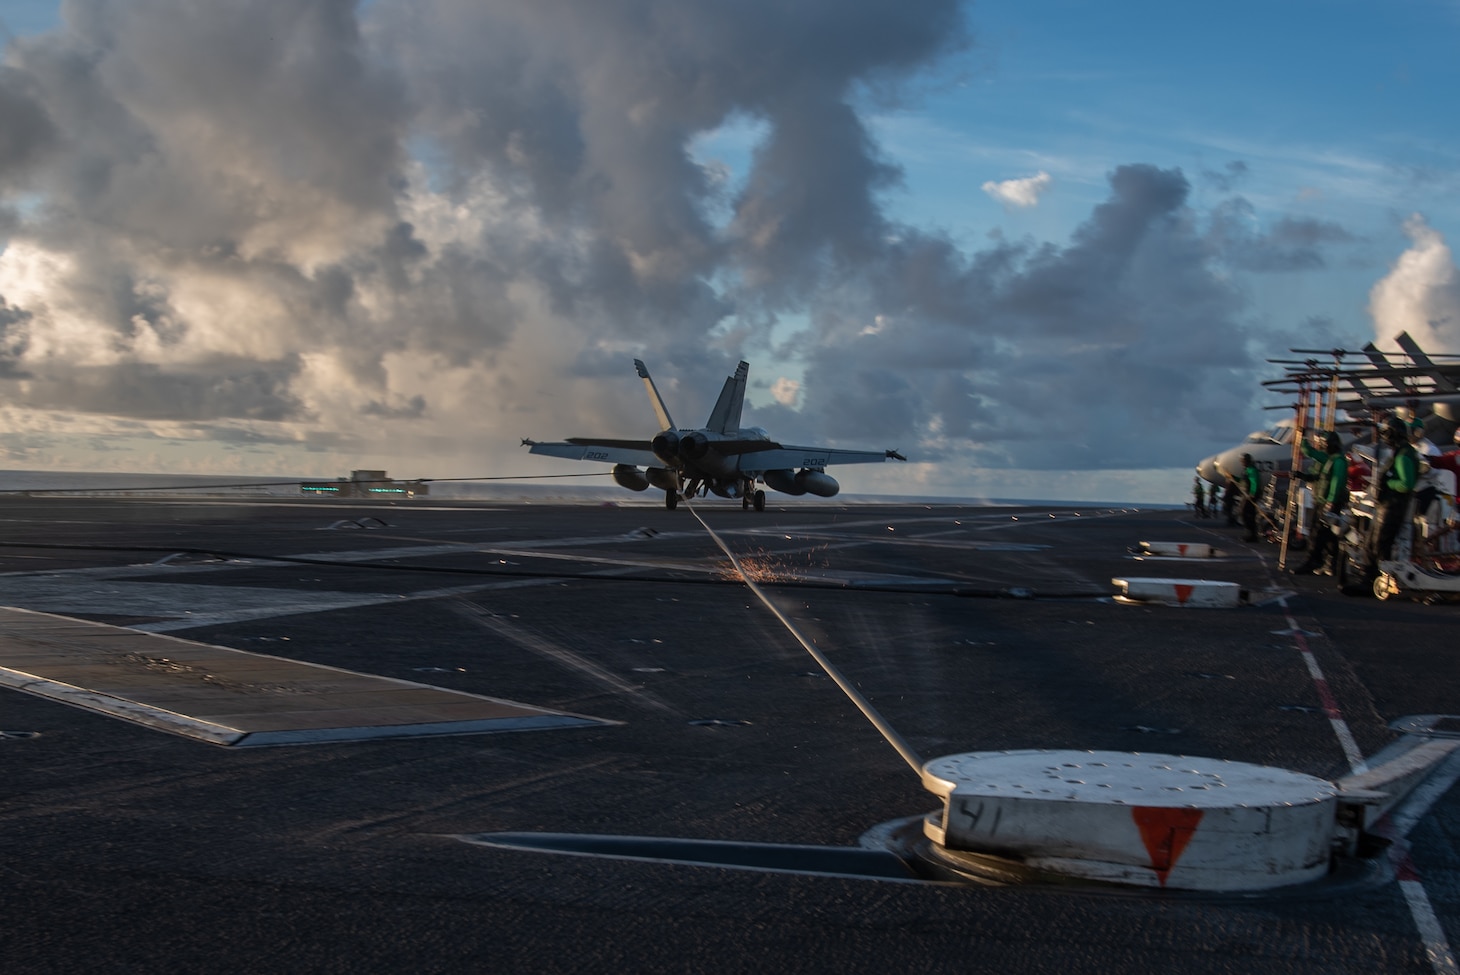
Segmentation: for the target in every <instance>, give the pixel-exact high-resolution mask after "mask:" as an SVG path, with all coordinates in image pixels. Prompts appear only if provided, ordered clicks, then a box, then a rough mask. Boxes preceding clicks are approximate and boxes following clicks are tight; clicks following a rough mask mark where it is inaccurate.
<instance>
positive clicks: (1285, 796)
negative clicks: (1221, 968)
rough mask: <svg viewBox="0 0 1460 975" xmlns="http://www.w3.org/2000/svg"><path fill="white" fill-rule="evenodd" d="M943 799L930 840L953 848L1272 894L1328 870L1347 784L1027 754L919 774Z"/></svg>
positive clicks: (1133, 758) (1098, 756)
mask: <svg viewBox="0 0 1460 975" xmlns="http://www.w3.org/2000/svg"><path fill="white" fill-rule="evenodd" d="M923 786H924V788H926V789H928V790H929V791H930V792H932V793H934V794H935V795H938V796H941V797H942V798H943V800H944V808H943V811H942V813H941V814H938V813H933V814H931V815H930V816H929V817H928V818H927V819H926V820H925V821H924V833H925V834H926V835H927V837H928V838H929V839H930V840H932V841H933V842H934V843H935V844H937V845H938V846H940V847H942V848H944V849H945V850H948V851H954V852H960V851H961V852H965V853H972V854H976V855H984V856H994V857H1000V858H1007V859H1009V860H1014V861H1018V863H1019V864H1020V865H1021V866H1022V867H1024V868H1028V869H1034V870H1043V871H1048V872H1051V873H1056V874H1061V875H1065V876H1069V877H1077V878H1083V879H1087V880H1096V881H1106V882H1110V883H1118V884H1128V885H1136V886H1146V887H1161V888H1171V889H1180V890H1204V891H1236V890H1266V889H1271V888H1275V887H1285V886H1288V885H1291V884H1297V883H1302V882H1305V881H1309V880H1314V879H1316V878H1319V877H1321V876H1323V875H1324V874H1325V873H1326V872H1327V871H1328V865H1329V856H1330V853H1331V850H1332V846H1333V842H1334V836H1335V829H1336V826H1335V824H1336V820H1337V813H1338V808H1339V795H1340V789H1339V787H1338V786H1335V785H1334V784H1333V783H1331V782H1328V781H1326V780H1324V779H1319V778H1315V777H1313V776H1311V775H1303V774H1301V773H1299V772H1290V771H1287V770H1285V769H1276V768H1267V767H1264V766H1260V765H1249V764H1247V763H1245V762H1227V761H1222V760H1220V759H1212V758H1189V757H1185V756H1178V755H1150V754H1136V753H1126V752H1103V751H1048V750H1039V749H1028V750H1022V751H1003V752H967V753H964V754H959V755H947V756H944V757H942V758H937V759H934V760H932V761H930V762H928V763H927V764H926V765H924V767H923Z"/></svg>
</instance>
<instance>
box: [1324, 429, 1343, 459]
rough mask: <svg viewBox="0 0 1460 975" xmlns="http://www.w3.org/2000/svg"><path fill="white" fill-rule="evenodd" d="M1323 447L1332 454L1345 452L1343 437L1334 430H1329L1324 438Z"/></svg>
mask: <svg viewBox="0 0 1460 975" xmlns="http://www.w3.org/2000/svg"><path fill="white" fill-rule="evenodd" d="M1323 447H1324V449H1325V450H1327V451H1328V452H1329V453H1330V454H1341V453H1343V438H1341V437H1340V436H1339V435H1338V434H1337V433H1335V432H1333V431H1332V430H1329V431H1328V433H1327V435H1326V436H1324V438H1323Z"/></svg>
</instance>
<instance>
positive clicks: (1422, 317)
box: [1369, 214, 1460, 353]
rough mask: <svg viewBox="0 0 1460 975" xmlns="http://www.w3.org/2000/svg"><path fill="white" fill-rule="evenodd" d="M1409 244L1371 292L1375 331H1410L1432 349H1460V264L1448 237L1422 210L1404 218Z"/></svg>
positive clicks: (1388, 334)
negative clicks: (1435, 226) (1425, 216)
mask: <svg viewBox="0 0 1460 975" xmlns="http://www.w3.org/2000/svg"><path fill="white" fill-rule="evenodd" d="M1404 232H1405V234H1407V235H1408V237H1409V239H1410V246H1409V249H1408V250H1406V251H1405V252H1404V253H1403V254H1401V255H1400V256H1399V259H1398V260H1397V261H1395V262H1394V265H1393V267H1392V268H1390V270H1389V273H1388V274H1387V275H1385V276H1384V277H1383V278H1382V279H1380V280H1379V281H1378V283H1376V284H1375V285H1374V287H1373V288H1372V289H1371V290H1370V292H1369V314H1370V316H1372V318H1373V319H1374V336H1375V338H1376V339H1377V340H1378V342H1379V343H1381V344H1383V345H1385V346H1389V345H1392V343H1393V341H1394V339H1395V337H1396V336H1398V335H1399V333H1400V332H1408V333H1409V334H1410V336H1411V337H1412V338H1413V339H1414V340H1415V341H1416V342H1418V343H1419V345H1420V347H1421V348H1422V349H1424V350H1425V351H1426V352H1451V353H1455V352H1460V270H1457V268H1456V266H1455V256H1454V254H1453V252H1452V251H1451V250H1450V246H1449V245H1448V244H1447V243H1446V242H1445V237H1444V235H1443V234H1441V233H1440V232H1439V231H1437V230H1435V229H1434V228H1433V227H1431V226H1430V225H1429V224H1428V223H1427V222H1426V221H1425V219H1424V217H1422V216H1420V215H1419V214H1414V215H1412V216H1411V217H1409V219H1407V220H1406V221H1405V222H1404Z"/></svg>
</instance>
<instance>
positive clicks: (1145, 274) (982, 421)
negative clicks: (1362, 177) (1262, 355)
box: [758, 165, 1253, 468]
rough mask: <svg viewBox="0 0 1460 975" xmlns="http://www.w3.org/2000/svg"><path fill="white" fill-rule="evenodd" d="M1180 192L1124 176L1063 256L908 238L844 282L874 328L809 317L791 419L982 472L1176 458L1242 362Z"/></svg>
mask: <svg viewBox="0 0 1460 975" xmlns="http://www.w3.org/2000/svg"><path fill="white" fill-rule="evenodd" d="M1187 195H1188V185H1187V182H1186V180H1185V179H1184V177H1183V176H1182V175H1181V173H1180V172H1179V171H1175V170H1161V169H1158V168H1156V167H1152V166H1144V165H1135V166H1124V167H1120V168H1119V169H1117V170H1115V171H1114V172H1113V173H1112V174H1111V177H1110V196H1109V198H1108V199H1107V200H1106V201H1105V202H1104V203H1102V204H1100V205H1099V206H1097V207H1096V208H1095V209H1094V211H1093V212H1092V213H1091V216H1090V218H1089V219H1088V220H1087V221H1085V223H1084V224H1082V225H1081V226H1080V227H1079V228H1078V229H1077V230H1076V231H1075V233H1074V234H1073V235H1072V236H1071V239H1070V242H1069V243H1068V245H1066V246H1064V247H1057V246H1054V245H1051V244H1034V243H1009V242H999V243H996V244H995V245H994V246H992V247H989V248H987V249H985V250H983V251H980V252H977V253H975V254H973V255H963V254H961V253H959V252H958V251H956V250H955V249H953V248H952V247H950V246H949V245H948V244H947V242H946V241H942V240H939V239H936V238H928V237H923V236H919V235H916V234H911V233H908V234H905V235H904V236H903V238H902V239H901V240H900V241H899V242H898V243H896V244H895V245H889V246H888V247H886V248H884V249H883V251H882V252H881V253H880V254H879V255H878V257H877V259H876V260H874V261H871V262H869V263H868V264H867V265H866V266H864V267H863V268H862V269H861V273H860V274H859V276H858V278H857V279H855V280H852V279H848V280H845V281H843V282H842V289H841V290H842V300H843V301H845V302H846V303H847V305H848V307H849V308H850V307H858V306H860V307H862V308H876V309H879V310H881V312H882V313H883V314H884V315H885V318H886V321H885V323H884V324H882V325H879V326H876V327H871V328H868V327H866V326H868V325H871V322H870V321H869V319H868V317H867V316H865V315H863V316H862V318H861V320H860V324H858V323H856V322H855V321H853V320H852V317H851V316H850V315H849V316H843V317H835V316H828V317H826V318H823V319H821V320H820V327H821V329H822V334H821V335H820V336H819V340H818V342H817V343H815V344H813V345H812V346H810V347H809V348H808V349H807V350H806V352H807V354H808V355H809V356H810V358H811V360H812V363H813V364H812V366H811V368H810V369H809V370H808V372H807V377H806V386H805V393H806V397H807V403H806V406H805V409H804V413H805V414H807V415H808V417H810V418H812V425H813V426H816V427H819V428H820V429H823V430H825V431H827V432H829V433H831V434H832V435H833V436H836V437H839V438H843V439H845V440H852V439H855V438H857V436H858V435H859V434H862V435H863V438H864V439H865V436H866V435H867V434H873V435H876V436H880V437H882V438H883V439H887V438H897V437H898V434H899V430H898V429H897V427H898V426H899V425H902V427H903V429H902V431H901V434H902V436H901V439H902V440H903V441H906V439H907V437H908V431H910V430H923V431H929V432H931V433H934V434H938V435H941V436H943V437H945V438H950V439H949V441H948V443H947V446H948V447H949V449H955V450H965V451H969V450H970V449H971V457H972V458H973V459H975V460H977V461H980V462H983V463H988V464H990V465H999V466H1002V465H1004V464H1012V465H1016V466H1021V467H1036V468H1037V467H1073V468H1082V467H1106V468H1114V467H1135V466H1146V465H1152V464H1161V463H1163V462H1165V463H1171V462H1173V460H1172V459H1179V461H1180V462H1184V458H1185V457H1186V455H1187V454H1189V453H1190V445H1191V443H1192V441H1193V440H1194V439H1199V437H1200V435H1201V433H1202V432H1203V431H1207V430H1212V429H1220V428H1221V427H1222V426H1223V425H1224V421H1225V419H1226V417H1227V416H1228V415H1229V414H1230V411H1232V410H1233V409H1234V404H1241V403H1245V402H1246V401H1247V400H1248V399H1249V398H1250V397H1251V395H1252V389H1251V382H1250V379H1249V378H1247V375H1246V371H1247V370H1248V369H1250V368H1251V366H1252V364H1253V362H1252V357H1251V354H1250V352H1249V350H1248V343H1249V338H1250V335H1249V328H1250V325H1249V323H1248V322H1247V321H1246V319H1245V300H1244V298H1243V297H1242V295H1241V294H1240V292H1239V291H1238V290H1237V289H1236V288H1235V286H1234V285H1233V284H1232V283H1231V281H1230V280H1229V277H1228V276H1227V275H1226V274H1225V273H1224V270H1223V268H1222V267H1221V265H1220V263H1219V262H1218V261H1217V260H1216V258H1215V255H1214V254H1213V253H1212V252H1211V250H1210V247H1209V245H1208V243H1207V241H1206V239H1205V237H1204V235H1203V233H1202V232H1201V228H1200V226H1199V225H1198V223H1197V221H1196V220H1195V215H1194V214H1193V213H1192V212H1191V211H1190V210H1189V208H1188V207H1187V205H1186V200H1187ZM854 329H856V330H854ZM874 363H875V365H873V364H874ZM758 416H759V414H758ZM970 444H976V445H978V446H976V447H970Z"/></svg>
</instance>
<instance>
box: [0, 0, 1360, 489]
mask: <svg viewBox="0 0 1460 975" xmlns="http://www.w3.org/2000/svg"><path fill="white" fill-rule="evenodd" d="M965 11H966V5H965V4H962V3H960V2H958V0H928V2H925V3H920V4H915V5H911V6H909V5H907V4H905V3H899V2H894V0H863V2H860V3H857V4H852V5H847V4H844V3H835V2H832V0H805V2H800V3H796V4H786V3H784V2H779V0H743V2H738V3H722V2H718V0H555V2H552V3H543V2H541V0H497V2H494V3H491V4H483V3H480V2H477V0H375V2H374V3H371V4H363V5H362V4H355V3H350V2H346V0H295V2H292V3H288V4H276V3H274V4H271V3H264V2H257V0H133V2H129V3H127V4H116V3H111V2H106V0H72V2H69V3H68V4H67V5H66V7H65V17H64V20H63V24H62V26H61V27H59V28H57V29H56V30H54V31H52V32H50V33H47V34H43V35H38V36H33V37H26V38H20V39H17V40H16V41H15V42H13V43H12V44H11V45H9V46H8V47H7V49H6V53H5V63H4V65H3V66H0V221H3V224H0V225H3V227H4V233H5V238H4V239H5V245H4V249H3V252H0V404H3V407H0V408H3V409H4V410H5V419H6V421H7V423H8V424H9V427H8V430H9V431H10V433H9V435H8V438H7V439H6V440H5V441H4V443H8V444H10V445H12V446H11V447H10V448H8V449H12V450H14V451H17V452H24V456H27V457H37V458H47V457H49V458H54V457H56V456H59V455H58V454H57V453H56V452H55V451H59V449H60V448H59V447H57V446H55V445H57V444H61V443H64V442H66V438H68V437H69V438H73V441H75V442H83V441H84V442H88V443H107V444H110V445H112V446H113V447H115V446H116V445H119V444H145V443H147V442H148V441H149V438H150V440H151V441H152V442H154V443H155V444H165V445H166V449H167V450H168V451H173V452H172V453H167V454H165V455H166V456H169V457H173V458H178V457H181V456H183V453H184V452H185V451H187V450H193V451H194V452H195V454H196V453H197V452H198V451H199V450H201V449H203V448H207V449H212V450H214V451H215V452H218V453H219V454H220V455H221V456H220V457H219V458H218V463H219V464H220V465H227V464H242V463H244V462H245V460H246V461H247V462H255V463H259V464H261V465H262V464H267V465H269V467H270V468H271V469H279V468H280V466H281V465H284V466H294V467H295V472H298V469H299V468H300V467H304V466H306V462H308V463H309V464H311V465H312V464H314V463H327V464H328V466H329V467H332V468H335V469H336V472H337V471H338V470H343V469H348V468H349V467H351V466H356V467H370V466H387V461H388V463H389V464H390V465H391V466H396V467H410V468H411V469H412V472H413V473H417V472H419V473H424V474H426V475H430V476H443V477H444V476H469V475H475V474H482V473H491V472H498V473H501V472H508V471H513V470H521V469H522V468H523V466H524V465H523V464H522V455H520V454H512V453H511V452H510V449H511V448H512V447H515V444H516V438H517V437H520V436H527V435H531V436H536V437H539V438H547V437H557V436H566V435H573V434H603V435H609V436H642V435H643V433H644V430H645V424H646V423H648V422H650V420H649V411H648V409H647V407H646V404H645V403H644V402H643V398H642V394H641V393H640V392H638V391H637V384H636V383H634V382H632V376H631V374H630V373H629V370H628V368H627V366H626V364H627V363H628V361H629V360H630V359H631V358H632V357H634V356H641V357H644V358H645V359H646V360H647V361H648V362H649V365H650V366H651V368H652V369H653V370H654V372H655V375H656V377H657V378H658V381H659V383H660V387H661V389H662V390H664V392H665V394H666V396H667V397H668V398H669V400H670V406H671V408H672V410H673V412H674V413H675V415H676V416H681V417H682V416H691V417H701V416H705V415H706V414H707V413H708V411H709V407H710V403H711V401H712V400H713V397H714V395H715V393H716V391H718V389H719V388H720V384H721V382H722V380H723V378H724V376H725V375H726V373H728V372H729V371H730V370H731V369H733V366H734V363H735V361H736V359H737V358H739V357H742V356H745V357H752V358H753V355H752V354H753V353H758V354H763V353H764V351H765V350H767V349H770V350H773V351H774V352H775V353H778V354H781V355H784V356H785V357H786V358H788V359H790V360H793V361H794V364H795V367H800V368H801V369H802V372H801V373H800V374H799V375H800V376H801V378H800V379H799V380H797V381H795V382H793V381H791V380H787V379H781V380H778V381H777V382H776V384H775V385H774V386H772V387H770V389H771V401H770V402H769V403H766V404H764V405H761V406H760V407H759V408H751V409H749V410H748V411H747V416H746V422H747V423H750V422H755V423H759V424H760V425H764V426H766V427H767V428H768V429H770V430H771V431H772V433H773V434H775V435H776V436H777V437H782V438H785V439H787V440H788V441H790V442H803V443H804V442H819V441H822V440H825V439H833V440H837V441H840V442H843V443H847V444H856V445H861V444H868V443H871V444H872V445H882V446H900V447H904V448H905V449H907V450H909V451H911V450H913V449H914V448H915V447H916V448H918V449H921V450H922V451H923V452H924V453H926V454H929V455H933V454H937V455H939V456H942V457H946V458H948V459H949V460H950V462H951V463H955V464H958V463H963V464H974V465H978V466H981V467H987V468H1001V467H1002V468H1006V467H1010V466H1016V467H1026V468H1033V469H1049V468H1056V467H1059V468H1068V469H1090V468H1100V469H1110V470H1114V469H1129V468H1136V467H1140V466H1143V465H1153V464H1154V465H1171V464H1181V465H1183V466H1184V465H1185V464H1187V463H1188V462H1189V461H1190V459H1191V458H1192V457H1193V456H1194V455H1196V454H1197V451H1196V450H1195V449H1194V444H1197V443H1200V442H1202V439H1203V437H1206V436H1211V435H1218V436H1220V435H1225V433H1226V432H1227V424H1226V423H1225V418H1226V417H1227V416H1228V415H1229V414H1230V413H1231V412H1234V411H1236V410H1239V409H1241V408H1242V406H1243V405H1245V404H1246V403H1247V402H1248V400H1249V399H1250V398H1251V397H1252V395H1253V394H1254V392H1255V390H1254V389H1253V388H1252V387H1253V384H1252V382H1251V379H1250V375H1251V369H1252V368H1253V365H1254V362H1255V361H1256V358H1255V356H1256V354H1257V353H1256V345H1257V341H1256V338H1255V334H1254V328H1253V322H1252V321H1251V316H1252V311H1251V308H1250V306H1249V299H1248V297H1247V296H1246V294H1245V292H1244V291H1243V289H1242V287H1241V286H1240V283H1239V282H1238V281H1237V280H1235V278H1234V273H1235V272H1238V271H1243V270H1246V269H1251V268H1254V267H1263V268H1265V269H1266V270H1269V271H1274V272H1277V271H1283V272H1291V271H1301V270H1303V269H1305V268H1310V267H1313V266H1315V265H1314V261H1321V260H1322V255H1323V254H1324V252H1325V249H1326V248H1329V247H1332V246H1337V245H1340V244H1342V243H1343V242H1344V241H1345V235H1344V234H1343V232H1342V230H1341V228H1338V227H1337V226H1336V225H1332V224H1327V223H1322V222H1317V221H1305V220H1301V219H1297V218H1291V219H1288V218H1284V217H1283V216H1282V215H1277V216H1276V217H1265V215H1260V214H1258V213H1256V211H1255V210H1253V209H1252V208H1251V207H1250V206H1247V208H1246V209H1243V205H1241V204H1238V203H1236V202H1234V203H1232V204H1231V206H1230V207H1228V208H1226V209H1222V208H1218V210H1216V211H1214V212H1212V213H1204V212H1199V211H1197V210H1196V209H1195V208H1194V207H1193V205H1192V203H1191V202H1190V199H1189V197H1190V195H1191V194H1190V186H1189V184H1188V181H1187V179H1186V177H1185V176H1184V175H1183V174H1182V173H1181V172H1180V171H1178V170H1172V169H1162V168H1159V167H1156V166H1151V165H1143V164H1132V165H1126V166H1120V167H1118V168H1116V169H1114V170H1113V171H1112V172H1111V173H1110V174H1109V182H1108V189H1107V193H1106V196H1105V198H1104V199H1103V200H1102V201H1101V202H1100V203H1099V204H1098V205H1097V206H1095V207H1094V208H1093V209H1092V210H1091V211H1090V213H1089V214H1088V216H1087V217H1086V219H1085V220H1084V221H1083V222H1082V223H1081V224H1080V225H1079V226H1078V227H1077V228H1076V229H1075V230H1074V232H1073V233H1071V234H1070V235H1069V236H1068V239H1066V240H1062V241H1048V242H1040V241H1035V240H1020V241H1012V240H1006V239H1003V238H1000V237H994V238H991V239H990V241H989V243H988V244H987V245H986V246H983V247H982V248H981V249H967V248H965V247H961V246H960V245H958V244H956V243H955V242H954V241H953V240H952V239H951V238H949V237H948V236H946V235H944V234H941V233H938V232H934V231H930V230H925V229H923V228H919V227H912V226H905V225H902V224H900V223H899V222H897V221H896V220H894V219H892V218H891V217H890V216H889V215H888V212H887V210H886V202H887V199H888V197H887V194H888V193H889V191H891V190H894V189H896V188H897V187H898V186H899V184H900V181H901V178H902V173H901V171H900V170H899V168H898V166H897V164H896V161H895V160H893V159H890V158H888V156H887V155H886V153H885V152H884V150H883V148H882V147H881V146H880V145H879V144H878V142H877V140H876V139H875V138H874V135H873V132H872V130H871V128H870V127H869V123H868V118H869V115H868V113H869V112H871V111H875V110H879V109H885V108H886V107H887V106H890V105H896V104H898V99H899V98H900V97H905V96H906V94H907V92H908V91H910V90H913V89H914V88H916V86H917V85H918V83H920V82H921V81H922V80H924V79H926V78H927V77H928V76H929V75H930V74H936V73H937V72H939V71H943V70H947V69H949V67H950V65H953V66H955V67H956V64H955V62H954V59H955V58H957V57H959V56H960V55H961V54H962V53H963V52H964V51H965V50H966V49H968V47H969V44H970V42H969V30H968V25H967V24H966V23H965V22H964V19H963V18H964V16H965ZM727 128H729V129H734V130H735V131H738V132H745V133H750V137H751V138H752V139H753V145H752V146H751V147H750V149H749V151H748V153H747V154H746V155H745V157H744V161H743V162H742V161H740V157H738V156H737V157H736V161H735V163H734V166H732V164H731V162H730V161H727V160H725V159H716V158H709V157H708V156H707V153H708V150H707V149H706V148H705V147H706V146H709V145H712V144H713V143H714V140H713V139H711V138H707V137H708V136H710V135H711V134H713V133H716V132H720V131H724V130H726V129H727ZM734 167H739V171H733V170H734ZM1242 172H1243V170H1242V169H1241V164H1237V163H1234V164H1230V165H1229V166H1228V168H1227V171H1226V173H1227V178H1229V179H1230V180H1232V181H1235V180H1236V179H1237V178H1238V177H1240V176H1241V175H1242ZM1050 185H1051V178H1050V177H1049V176H1048V174H1046V173H1042V172H1041V173H1039V174H1038V175H1036V176H1033V177H1029V178H1026V179H1019V180H1009V181H1005V182H1003V183H990V184H988V185H986V186H985V191H986V192H990V193H991V194H993V195H995V196H996V198H999V199H1001V200H1003V201H1004V202H1005V203H1006V204H1008V205H1011V206H1017V205H1033V204H1034V203H1035V202H1037V201H1038V199H1039V197H1040V194H1042V193H1043V192H1044V191H1045V190H1046V189H1047V188H1048V187H1049V186H1050ZM1259 217H1265V223H1264V221H1263V220H1259ZM803 322H804V323H806V324H805V325H804V327H803V326H802V325H801V323H803ZM790 323H796V324H795V327H794V328H793V327H791V326H790ZM788 371H789V370H788ZM758 388H764V387H758ZM58 417H69V419H66V420H65V421H64V422H63V420H60V419H58ZM1212 431H1220V433H1218V434H1212ZM162 450H163V447H161V446H158V447H157V451H162ZM133 454H134V455H135V456H150V455H148V454H139V453H136V451H135V450H134V451H133ZM163 455H164V454H162V453H159V454H158V456H163ZM240 457H243V458H245V460H240V459H239V458H240ZM200 463H201V462H200ZM504 468H506V470H504Z"/></svg>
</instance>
